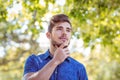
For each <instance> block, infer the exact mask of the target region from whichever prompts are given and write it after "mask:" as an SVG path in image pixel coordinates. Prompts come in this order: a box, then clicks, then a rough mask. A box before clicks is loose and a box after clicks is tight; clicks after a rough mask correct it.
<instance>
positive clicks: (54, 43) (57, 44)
mask: <svg viewBox="0 0 120 80" xmlns="http://www.w3.org/2000/svg"><path fill="white" fill-rule="evenodd" d="M51 43H52V45H53V46H54V47H56V46H57V47H60V45H61V44H63V43H58V42H57V41H55V40H53V39H52V40H51ZM69 44H70V41H69V42H68V44H67V45H65V46H64V48H66V47H68V45H69Z"/></svg>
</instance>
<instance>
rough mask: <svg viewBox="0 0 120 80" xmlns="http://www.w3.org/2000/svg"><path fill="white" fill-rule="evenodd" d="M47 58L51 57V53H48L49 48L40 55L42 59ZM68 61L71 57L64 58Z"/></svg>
mask: <svg viewBox="0 0 120 80" xmlns="http://www.w3.org/2000/svg"><path fill="white" fill-rule="evenodd" d="M48 58H50V59H52V55H51V54H50V51H49V49H48V50H47V51H46V52H45V53H44V54H43V56H42V59H44V60H45V59H48ZM66 60H67V61H68V62H70V61H71V58H70V57H68V58H67V59H66Z"/></svg>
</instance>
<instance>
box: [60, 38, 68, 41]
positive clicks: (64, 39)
mask: <svg viewBox="0 0 120 80" xmlns="http://www.w3.org/2000/svg"><path fill="white" fill-rule="evenodd" d="M59 39H60V40H62V41H66V40H68V39H67V38H59Z"/></svg>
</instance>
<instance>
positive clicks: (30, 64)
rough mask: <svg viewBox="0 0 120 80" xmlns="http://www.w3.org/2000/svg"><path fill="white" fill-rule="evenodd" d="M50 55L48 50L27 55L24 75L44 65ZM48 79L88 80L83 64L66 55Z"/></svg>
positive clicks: (49, 58)
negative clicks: (39, 53)
mask: <svg viewBox="0 0 120 80" xmlns="http://www.w3.org/2000/svg"><path fill="white" fill-rule="evenodd" d="M51 59H52V57H51V56H50V52H49V50H48V51H47V52H46V53H44V54H41V55H37V56H36V55H34V54H32V55H31V56H29V57H28V59H27V60H26V63H25V66H24V75H25V74H26V73H29V72H37V71H38V70H40V69H42V68H43V67H44V65H46V64H47V63H48V62H49V61H50V60H51ZM50 80H88V77H87V73H86V70H85V67H84V65H83V64H81V63H79V62H78V61H76V60H74V59H73V58H71V57H68V58H67V59H66V60H65V61H64V62H63V63H61V64H60V65H58V66H57V67H56V69H55V70H54V72H53V73H52V76H51V77H50Z"/></svg>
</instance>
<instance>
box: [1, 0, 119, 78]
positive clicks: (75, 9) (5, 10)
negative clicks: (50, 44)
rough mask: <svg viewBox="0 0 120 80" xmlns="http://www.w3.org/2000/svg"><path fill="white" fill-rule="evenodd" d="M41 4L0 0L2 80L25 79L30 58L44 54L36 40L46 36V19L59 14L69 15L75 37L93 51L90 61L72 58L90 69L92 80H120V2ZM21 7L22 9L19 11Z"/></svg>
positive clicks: (36, 0)
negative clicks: (26, 63) (42, 35)
mask: <svg viewBox="0 0 120 80" xmlns="http://www.w3.org/2000/svg"><path fill="white" fill-rule="evenodd" d="M40 1H41V0H0V48H1V49H3V52H5V55H4V57H0V80H7V79H9V80H17V79H18V80H20V79H21V78H22V74H23V67H24V62H25V60H26V58H27V57H28V56H29V55H30V54H31V53H35V54H37V53H39V52H43V51H44V50H43V49H42V47H40V46H39V44H38V42H37V41H36V40H37V38H38V37H39V35H40V33H41V32H44V27H43V23H46V24H48V20H47V19H45V17H46V16H48V14H56V13H65V14H67V15H68V16H69V17H70V19H71V22H72V26H73V36H75V37H76V38H78V39H79V38H80V39H82V40H83V41H84V45H83V47H85V48H86V47H90V48H91V52H90V55H89V56H88V57H84V56H83V55H82V54H80V53H78V52H76V53H74V54H72V56H73V57H74V58H76V59H77V60H79V61H80V62H83V63H84V64H85V65H86V69H87V72H88V76H89V80H119V78H120V70H119V68H120V59H119V58H120V54H119V53H120V47H119V45H120V19H119V17H120V5H119V4H120V0H66V3H65V4H64V5H60V4H58V3H56V1H55V0H43V1H44V2H40ZM15 5H16V6H15ZM17 5H20V6H22V8H20V9H18V11H17V9H16V8H18V7H17ZM14 6H15V7H14ZM13 8H14V9H16V10H13V11H12V9H13ZM49 8H52V9H51V10H49ZM9 10H10V11H11V12H9ZM48 17H51V16H48ZM25 45H27V47H25ZM43 45H44V44H43ZM1 49H0V50H1ZM1 54H2V52H0V55H1Z"/></svg>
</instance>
